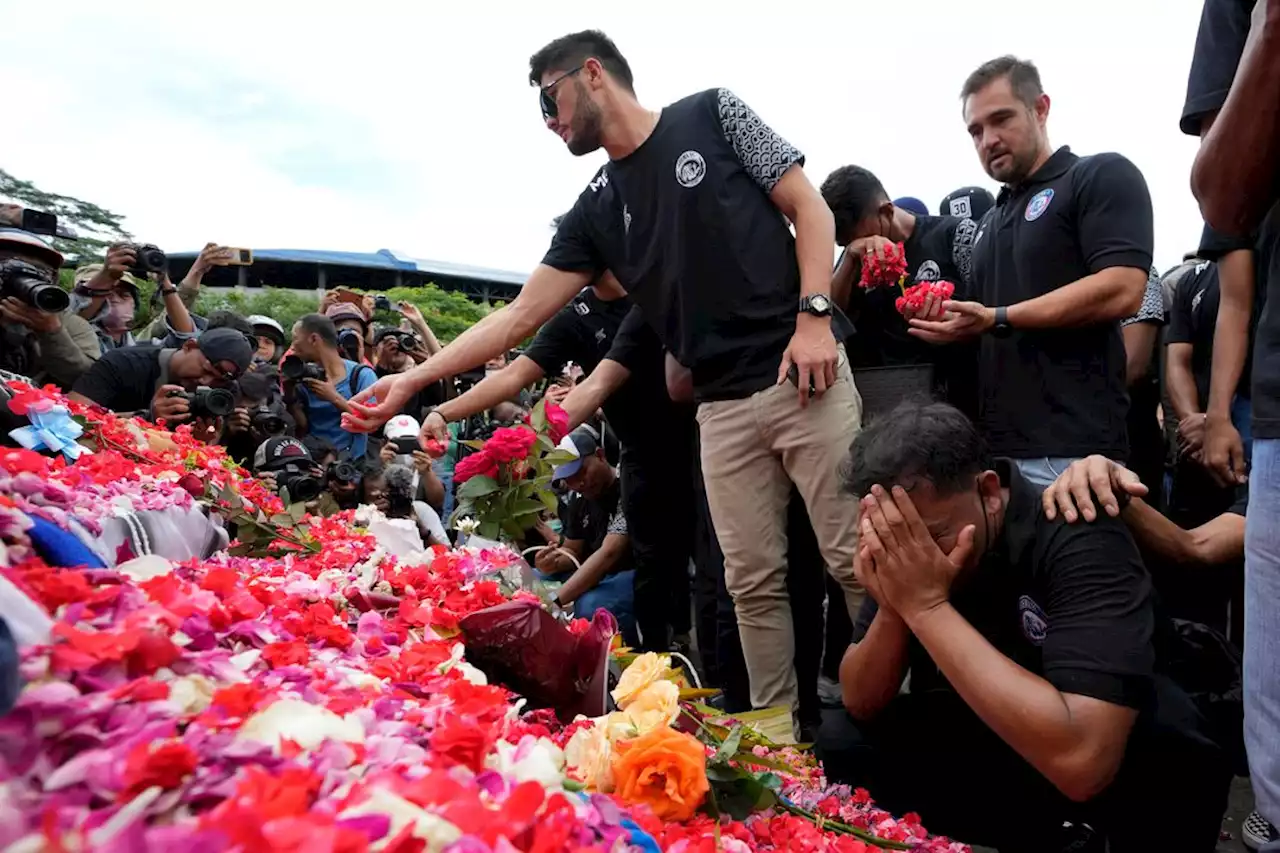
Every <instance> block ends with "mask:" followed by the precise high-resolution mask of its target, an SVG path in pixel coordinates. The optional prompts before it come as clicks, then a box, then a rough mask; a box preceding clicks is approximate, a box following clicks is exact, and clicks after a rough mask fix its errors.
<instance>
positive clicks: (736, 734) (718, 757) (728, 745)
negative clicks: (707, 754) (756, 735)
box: [711, 726, 742, 764]
mask: <svg viewBox="0 0 1280 853" xmlns="http://www.w3.org/2000/svg"><path fill="white" fill-rule="evenodd" d="M741 743H742V726H734V727H733V728H732V729H730V730H729V736H728V737H727V738H725V739H724V743H722V744H720V748H719V749H717V750H716V754H715V756H714V757H713V758H712V759H711V763H712V764H728V763H729V759H730V758H732V757H733V756H735V755H737V754H738V747H739V745H741Z"/></svg>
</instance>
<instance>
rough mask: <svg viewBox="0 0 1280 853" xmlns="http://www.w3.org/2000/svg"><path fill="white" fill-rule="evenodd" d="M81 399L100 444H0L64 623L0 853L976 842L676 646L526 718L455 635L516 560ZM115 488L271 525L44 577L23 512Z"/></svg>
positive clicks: (23, 584)
mask: <svg viewBox="0 0 1280 853" xmlns="http://www.w3.org/2000/svg"><path fill="white" fill-rule="evenodd" d="M23 393H26V394H29V395H32V396H36V397H38V396H41V395H45V394H49V393H51V392H37V391H34V390H31V389H27V390H24V391H23ZM72 411H73V412H75V414H76V415H77V417H79V418H81V419H82V420H83V422H84V426H85V434H86V437H87V438H88V439H89V440H90V442H89V443H91V444H92V446H94V447H95V448H96V452H94V453H93V454H87V455H84V456H82V457H80V458H79V459H78V460H77V461H76V462H75V463H74V464H68V463H67V462H66V460H65V458H58V459H49V458H47V457H42V456H39V455H37V454H34V453H32V452H31V451H5V452H3V453H0V472H2V473H0V542H2V543H3V545H4V547H3V548H2V549H0V574H3V575H4V577H5V578H6V579H7V580H8V581H10V582H12V583H13V584H14V585H15V586H16V587H17V588H18V589H20V590H22V591H23V592H24V593H25V594H26V595H27V596H29V597H30V598H31V599H32V600H33V601H34V602H36V603H37V604H38V605H40V607H42V608H43V609H44V610H45V611H46V612H47V613H48V614H49V615H50V616H51V617H52V619H53V625H52V629H51V631H50V632H49V636H48V640H47V642H44V643H42V644H39V645H35V646H30V647H28V648H27V649H25V650H24V653H23V658H22V663H21V670H22V675H23V677H24V679H25V680H26V682H27V686H26V688H25V690H24V692H23V693H22V694H21V696H20V697H19V699H18V702H17V705H16V706H15V707H14V709H13V710H12V711H11V712H10V713H9V714H8V715H6V716H4V717H0V778H3V779H4V780H5V782H4V783H3V784H0V849H4V850H10V851H43V850H50V851H82V850H102V851H108V853H126V851H127V852H128V853H148V851H157V853H158V851H170V850H183V851H185V853H214V851H226V850H230V851H244V853H268V851H270V853H284V852H285V851H299V853H301V851H304V850H305V851H320V853H329V851H332V853H362V851H374V850H376V851H391V853H418V851H448V853H487V851H502V853H514V851H527V853H555V851H562V850H565V851H567V850H595V851H602V853H603V851H609V853H619V851H622V850H633V849H640V850H644V851H654V852H655V853H656V851H657V850H659V849H663V850H671V851H677V853H683V851H685V850H686V849H692V850H698V851H708V853H710V851H712V850H719V849H727V850H731V851H733V853H746V851H750V850H760V851H769V850H788V849H797V848H799V849H804V850H816V851H824V850H830V851H841V853H858V851H865V850H868V849H872V847H873V846H874V847H890V848H895V849H902V848H907V847H909V848H911V849H916V850H921V851H929V853H941V851H949V853H954V851H962V850H966V849H967V848H965V847H963V846H962V845H959V844H955V843H953V842H949V841H946V840H945V839H937V838H929V837H928V836H927V834H926V833H925V831H924V829H923V828H922V827H920V825H919V821H918V820H915V819H914V818H912V817H911V816H909V815H908V816H906V817H904V818H902V819H901V820H899V819H895V818H894V817H892V816H890V815H888V814H886V813H884V812H882V811H880V810H878V809H876V808H875V807H874V805H873V804H872V803H871V801H870V798H869V797H868V796H867V794H866V792H864V791H849V790H848V789H844V788H839V787H829V786H827V784H826V782H825V780H824V779H823V777H822V774H821V769H820V768H819V767H818V766H817V765H816V764H815V763H814V762H813V761H812V759H811V758H810V757H808V756H807V755H806V754H804V753H801V752H798V751H796V750H794V749H789V748H782V747H777V746H774V745H771V744H768V743H767V742H765V741H764V740H763V738H761V737H759V736H758V735H756V734H755V733H753V732H752V730H751V729H750V728H748V727H744V726H740V725H734V724H732V723H731V722H728V721H724V720H720V719H714V712H712V711H711V709H708V708H705V707H703V706H699V705H697V704H696V702H694V701H691V700H690V699H689V698H684V699H682V698H681V697H682V692H681V688H680V687H679V686H678V685H677V684H676V683H674V682H673V681H672V680H670V679H671V672H670V669H669V667H670V662H669V661H668V660H667V659H666V658H665V657H658V656H651V655H650V656H641V657H640V658H637V659H636V660H635V662H634V663H632V664H631V665H630V666H629V667H628V668H627V669H626V670H625V671H624V672H623V674H622V677H621V679H620V681H619V682H618V684H617V686H616V688H615V690H614V691H613V697H614V699H615V700H616V704H617V707H618V710H617V711H616V712H614V713H611V714H609V715H606V716H605V717H601V718H596V719H590V720H588V719H580V720H577V721H574V722H571V723H569V724H568V725H564V724H562V723H561V722H560V721H559V720H558V719H557V717H556V715H555V713H554V712H553V711H551V710H550V709H541V710H533V711H531V710H527V708H526V706H525V702H524V700H523V699H522V698H521V697H519V696H517V695H515V694H513V693H512V692H511V691H510V690H508V689H507V688H505V687H503V686H501V685H497V684H489V683H486V678H485V676H484V675H483V673H481V672H479V671H478V670H477V669H475V668H474V667H472V666H471V665H470V664H468V663H467V661H466V658H465V650H464V647H463V644H462V642H461V641H460V639H459V637H460V635H459V626H460V623H461V622H462V621H463V620H464V619H465V618H466V617H467V616H469V615H471V614H474V613H477V612H480V611H482V610H485V609H487V608H491V607H493V606H495V605H499V604H503V603H504V602H506V601H507V600H508V599H507V596H506V595H504V593H503V587H502V585H501V584H500V583H499V581H498V580H496V579H495V578H496V577H497V576H499V575H501V574H502V573H503V572H504V571H506V570H507V569H508V568H510V566H511V565H512V564H513V563H515V562H517V560H518V558H516V557H515V555H514V554H512V553H511V552H509V551H507V550H505V549H495V550H478V549H475V548H464V549H458V550H447V549H444V548H440V547H436V548H434V549H433V550H432V551H431V552H429V553H428V554H427V555H426V557H425V558H424V560H423V561H422V562H418V563H414V564H407V563H406V564H402V563H400V562H398V561H397V560H396V559H394V558H392V557H389V556H387V555H386V554H385V553H384V552H383V550H382V549H381V548H379V547H378V543H377V542H376V541H374V540H373V539H372V538H371V537H370V536H368V535H367V534H365V533H364V532H363V531H362V530H361V529H360V528H358V527H356V526H355V524H354V521H353V518H352V516H351V515H350V514H349V513H348V514H343V515H338V516H333V517H330V518H328V519H316V518H312V517H310V516H306V515H305V514H298V515H297V517H296V518H295V517H294V515H293V513H292V512H291V510H292V508H286V507H283V506H281V505H279V502H278V500H276V499H275V498H274V497H273V496H271V495H269V494H268V493H265V492H259V491H256V490H255V488H254V483H255V482H256V481H253V480H252V479H251V478H249V477H247V475H246V474H245V473H244V472H243V471H241V470H240V469H238V468H236V467H235V466H234V465H233V464H231V463H230V462H229V461H228V460H226V459H225V457H223V456H222V455H221V453H220V451H218V450H217V449H214V448H204V447H202V446H194V445H195V443H194V442H191V441H189V437H184V436H183V434H182V433H181V432H179V433H177V434H174V435H170V434H168V433H155V432H153V431H152V430H151V428H150V427H145V426H143V425H141V424H134V423H128V422H123V421H121V420H119V419H116V418H115V417H114V416H109V415H104V414H103V413H100V412H96V411H88V410H84V409H79V408H77V407H75V406H74V404H72ZM122 460H123V461H127V462H128V465H124V462H123V461H122ZM188 475H194V478H195V479H196V480H197V481H198V486H199V488H195V487H194V485H193V484H191V483H188V484H187V485H193V488H191V489H188V488H186V487H185V486H183V485H181V481H182V480H183V479H184V478H186V477H187V476H188ZM33 478H34V480H35V481H39V482H40V483H41V484H42V486H41V487H40V488H39V489H36V488H35V487H34V485H33ZM121 500H128V501H129V502H131V505H132V506H133V507H134V508H135V509H137V508H142V507H143V506H153V507H155V508H160V507H162V506H164V505H166V504H165V502H166V501H168V502H172V503H171V504H169V505H185V504H186V503H187V502H191V501H194V500H199V501H200V502H201V503H203V504H205V505H207V506H208V507H210V508H211V509H212V510H215V511H218V512H226V513H227V515H228V516H229V517H230V516H240V517H246V516H252V518H253V519H255V521H256V523H257V524H258V525H259V527H257V528H254V529H257V530H262V531H265V530H272V529H278V530H279V531H280V532H281V533H282V534H283V535H284V537H286V538H282V539H272V540H270V541H263V542H260V543H258V550H259V551H261V552H262V553H259V554H244V555H240V556H237V555H233V554H231V553H228V552H221V553H219V554H217V555H215V556H213V557H212V558H210V559H207V560H199V559H193V560H189V561H186V562H183V563H180V564H177V565H172V566H170V567H168V570H167V571H163V572H159V573H157V572H149V573H139V572H137V571H135V570H134V568H132V565H131V563H130V562H124V563H122V564H119V565H115V566H113V567H111V568H105V569H103V568H99V569H82V568H60V567H54V566H50V565H48V564H46V563H45V562H44V561H43V560H42V559H41V558H40V557H39V556H38V553H37V551H36V550H35V549H34V548H33V547H31V543H30V541H29V540H28V539H27V538H26V537H27V532H28V530H29V527H30V521H29V519H30V518H31V517H33V516H34V517H39V518H43V519H45V520H48V521H52V522H53V523H56V524H60V525H63V524H73V523H74V524H79V525H86V524H90V523H92V518H93V516H94V514H97V513H102V512H104V511H110V510H111V509H112V508H113V507H115V506H118V504H119V502H120V501H121ZM134 501H136V502H137V503H136V504H135V503H133V502H134ZM273 502H274V503H273ZM278 516H283V518H278ZM286 519H287V521H286ZM273 525H274V527H273ZM242 529H243V528H242ZM241 535H242V534H241ZM240 544H243V543H240ZM515 596H516V597H517V598H521V597H523V598H527V599H528V600H533V597H532V596H531V595H529V594H528V593H524V592H516V593H515ZM585 627H586V625H585V623H581V622H579V623H575V624H574V625H573V626H572V630H574V631H583V630H585ZM686 697H687V694H686ZM762 771H764V772H762ZM762 792H767V795H766V794H764V793H762ZM746 798H754V799H753V800H752V802H751V803H750V804H746ZM744 804H745V805H749V806H750V807H749V808H747V807H744ZM760 804H763V806H762V807H759V806H760Z"/></svg>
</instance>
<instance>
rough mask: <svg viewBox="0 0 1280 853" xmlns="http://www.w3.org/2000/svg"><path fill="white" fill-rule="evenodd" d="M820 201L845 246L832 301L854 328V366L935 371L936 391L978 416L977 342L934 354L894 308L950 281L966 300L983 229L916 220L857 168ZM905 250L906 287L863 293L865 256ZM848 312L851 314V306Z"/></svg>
mask: <svg viewBox="0 0 1280 853" xmlns="http://www.w3.org/2000/svg"><path fill="white" fill-rule="evenodd" d="M822 197H823V198H824V199H826V202H827V205H828V206H829V207H830V208H831V213H832V215H833V216H834V217H835V221H836V244H837V245H839V246H843V247H844V251H843V252H842V253H841V254H840V261H839V263H838V264H837V265H836V270H835V272H834V273H833V274H832V282H831V295H832V299H833V300H834V301H835V303H836V304H837V305H839V306H841V307H845V310H846V311H847V312H848V313H849V315H850V317H851V318H852V319H853V321H854V326H855V327H856V328H857V335H855V336H854V338H853V340H852V343H847V344H846V346H848V347H849V349H850V353H849V358H850V360H851V361H852V362H853V365H854V367H891V366H896V365H910V364H930V365H932V366H933V374H934V375H933V381H934V387H935V388H936V390H937V392H938V393H939V395H940V396H944V397H945V398H946V399H947V400H948V401H949V402H951V404H952V405H954V406H958V407H959V408H960V409H961V410H962V411H965V412H968V413H969V414H973V413H974V407H975V406H976V404H977V400H976V399H974V396H975V395H976V388H975V387H974V383H975V382H976V381H977V374H976V370H975V362H976V360H977V355H978V354H977V347H976V346H975V345H974V343H973V342H963V343H955V344H951V345H949V346H944V347H937V346H933V345H931V344H928V343H926V342H924V341H922V340H920V339H919V338H917V337H915V336H913V335H911V334H910V333H909V332H908V328H909V327H908V326H907V318H908V317H911V316H915V314H913V313H911V312H910V309H908V313H906V314H903V313H900V312H899V311H898V309H897V307H896V305H895V303H896V301H897V298H898V297H899V296H901V295H902V293H903V288H907V287H911V286H914V285H916V284H920V283H923V282H935V281H947V282H950V283H951V284H953V285H955V288H956V294H955V298H956V299H965V298H967V297H966V296H965V293H966V291H967V289H968V286H969V271H970V254H971V252H972V250H973V235H974V234H975V233H977V230H978V225H977V223H976V222H974V221H973V220H972V219H962V218H960V217H956V216H927V215H917V214H914V213H911V212H910V211H908V210H905V209H903V208H901V207H898V206H896V205H895V204H894V203H893V202H891V201H890V200H889V194H888V193H887V192H886V191H885V188H884V185H883V184H881V183H880V179H879V178H877V177H876V176H875V175H873V174H872V173H871V172H869V171H867V170H866V169H863V168H861V167H859V166H841V167H840V168H839V169H836V170H835V171H834V172H832V173H831V174H830V175H828V176H827V179H826V180H825V181H823V182H822ZM895 243H902V245H903V253H904V254H905V255H906V263H907V273H906V279H905V280H904V281H903V282H902V284H901V287H899V286H898V285H897V284H888V285H882V286H878V287H873V288H871V289H864V288H862V287H861V286H860V284H859V279H860V277H861V273H862V261H863V258H864V257H869V256H873V255H875V256H880V257H883V256H884V253H885V251H886V250H888V249H891V248H892V247H893V244H895ZM926 301H927V303H928V305H927V308H928V309H929V310H927V311H925V312H922V313H921V315H920V316H925V317H936V316H937V315H938V314H941V308H942V301H941V300H937V303H936V306H935V305H934V302H933V300H932V299H929V300H926ZM846 306H847V307H846Z"/></svg>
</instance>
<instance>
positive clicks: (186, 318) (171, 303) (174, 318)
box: [71, 243, 196, 352]
mask: <svg viewBox="0 0 1280 853" xmlns="http://www.w3.org/2000/svg"><path fill="white" fill-rule="evenodd" d="M140 277H142V278H146V277H150V278H152V279H154V280H155V282H156V288H157V289H156V293H157V294H159V296H160V298H161V300H162V301H163V302H164V308H165V314H166V316H167V317H168V324H169V328H170V330H171V332H172V333H175V334H176V335H177V336H178V338H179V339H180V340H186V339H187V338H190V337H192V336H194V335H195V334H196V326H195V322H194V321H193V320H192V319H191V313H190V312H189V311H188V310H187V306H186V305H185V304H183V302H182V298H181V296H180V295H179V292H178V288H177V287H175V286H174V285H173V283H172V282H171V281H169V273H168V259H167V258H166V257H165V254H164V252H162V251H160V250H159V249H157V248H156V247H155V246H151V245H135V244H133V243H117V244H115V245H113V246H111V247H110V248H108V249H107V257H106V260H105V261H104V262H103V263H101V264H89V265H87V266H83V267H81V268H80V269H78V270H76V275H75V286H74V288H73V289H72V291H71V310H72V311H74V312H75V313H76V314H78V315H80V316H81V317H82V318H84V319H85V320H87V321H88V322H89V323H90V324H92V325H93V326H94V327H95V329H96V330H97V332H98V338H99V342H100V344H101V350H102V352H107V351H108V350H112V349H118V348H120V347H127V346H133V344H134V343H135V341H134V338H133V335H132V334H131V331H130V330H131V329H132V328H133V318H134V314H135V313H136V312H137V308H138V303H139V291H138V283H137V279H138V278H140Z"/></svg>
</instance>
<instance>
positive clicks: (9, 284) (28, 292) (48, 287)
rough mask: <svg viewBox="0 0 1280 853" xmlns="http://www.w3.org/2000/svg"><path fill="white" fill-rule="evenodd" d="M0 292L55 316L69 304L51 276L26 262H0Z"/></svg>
mask: <svg viewBox="0 0 1280 853" xmlns="http://www.w3.org/2000/svg"><path fill="white" fill-rule="evenodd" d="M0 291H2V292H3V293H5V294H7V295H10V296H14V297H16V298H18V299H21V300H22V301H23V302H25V303H27V304H28V305H30V306H31V307H32V308H36V309H38V310H40V311H44V312H45V313H47V314H57V313H59V312H61V311H65V310H66V309H67V306H69V305H70V304H71V297H70V295H69V294H68V293H67V292H66V291H65V290H63V289H62V288H60V287H58V286H57V285H56V284H54V283H53V274H52V273H50V272H49V271H48V270H45V269H42V268H40V267H38V266H35V265H34V264H29V263H27V262H26V261H20V260H18V259H17V258H8V259H6V260H4V261H0Z"/></svg>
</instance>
